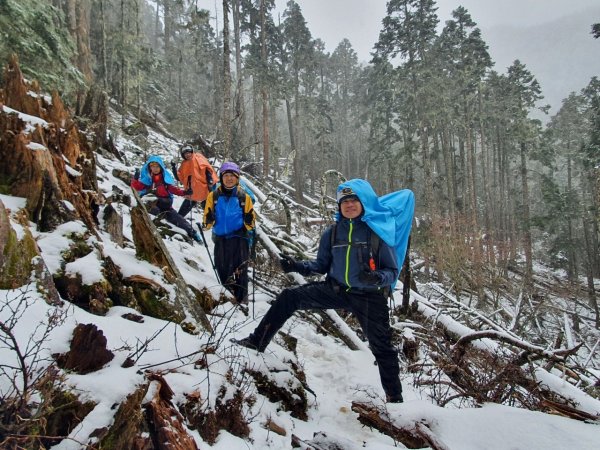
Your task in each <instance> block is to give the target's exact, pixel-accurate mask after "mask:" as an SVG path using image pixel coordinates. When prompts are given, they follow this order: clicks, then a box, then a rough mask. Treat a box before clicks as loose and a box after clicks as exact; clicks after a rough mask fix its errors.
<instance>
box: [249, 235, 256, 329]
mask: <svg viewBox="0 0 600 450" xmlns="http://www.w3.org/2000/svg"><path fill="white" fill-rule="evenodd" d="M256 239H257V235H256V228H254V239H253V240H252V247H251V248H250V262H251V263H252V319H255V317H254V305H255V300H256Z"/></svg>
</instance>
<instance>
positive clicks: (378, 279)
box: [358, 270, 383, 285]
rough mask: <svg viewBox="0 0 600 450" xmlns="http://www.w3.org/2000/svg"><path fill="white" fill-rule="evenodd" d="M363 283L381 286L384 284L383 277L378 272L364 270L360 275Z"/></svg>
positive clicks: (359, 277)
mask: <svg viewBox="0 0 600 450" xmlns="http://www.w3.org/2000/svg"><path fill="white" fill-rule="evenodd" d="M358 279H359V280H360V281H361V283H365V284H374V285H380V284H381V283H382V282H383V275H382V274H381V273H379V272H377V271H376V270H363V271H362V272H360V273H359V274H358Z"/></svg>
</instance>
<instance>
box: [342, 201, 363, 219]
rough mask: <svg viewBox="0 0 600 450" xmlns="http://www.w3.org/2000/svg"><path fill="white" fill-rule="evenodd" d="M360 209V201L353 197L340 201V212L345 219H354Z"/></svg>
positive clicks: (358, 214)
mask: <svg viewBox="0 0 600 450" xmlns="http://www.w3.org/2000/svg"><path fill="white" fill-rule="evenodd" d="M362 211H363V207H362V203H361V202H360V200H358V199H357V198H355V197H351V198H348V199H344V200H342V202H341V203H340V212H341V213H342V216H344V217H345V218H346V219H356V218H357V217H358V216H360V215H361V214H362Z"/></svg>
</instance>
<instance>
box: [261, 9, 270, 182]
mask: <svg viewBox="0 0 600 450" xmlns="http://www.w3.org/2000/svg"><path fill="white" fill-rule="evenodd" d="M265 9H266V6H265V0H261V2H260V58H261V60H262V63H263V67H264V68H266V67H267V30H266V27H267V26H266V20H265ZM262 78H263V79H262V80H261V83H260V85H261V89H260V90H261V97H262V119H263V122H262V128H263V136H262V141H263V176H265V177H268V176H269V150H270V147H269V96H268V94H267V82H266V74H265V73H263V74H262Z"/></svg>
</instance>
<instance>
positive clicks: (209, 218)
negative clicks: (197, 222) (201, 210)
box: [204, 209, 215, 225]
mask: <svg viewBox="0 0 600 450" xmlns="http://www.w3.org/2000/svg"><path fill="white" fill-rule="evenodd" d="M205 214H206V215H205V216H204V223H206V224H207V225H209V224H211V223H213V222H214V221H215V213H214V211H213V210H212V209H209V210H208V212H206V213H205Z"/></svg>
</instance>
